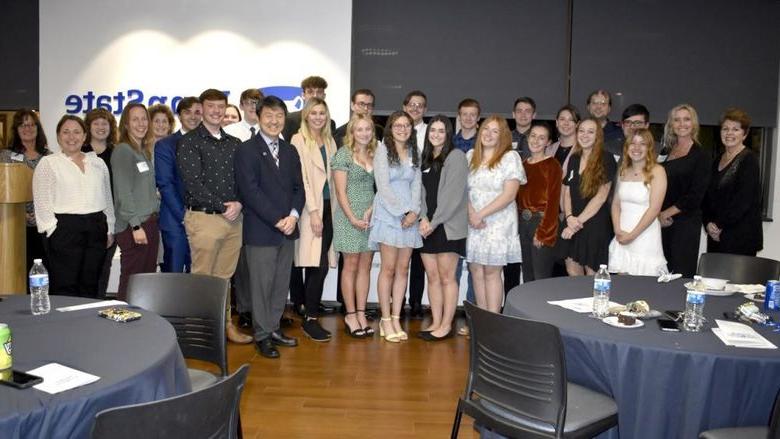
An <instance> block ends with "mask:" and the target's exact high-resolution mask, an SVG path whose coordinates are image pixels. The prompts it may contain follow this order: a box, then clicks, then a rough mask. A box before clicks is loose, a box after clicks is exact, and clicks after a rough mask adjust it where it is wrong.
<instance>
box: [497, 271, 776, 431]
mask: <svg viewBox="0 0 780 439" xmlns="http://www.w3.org/2000/svg"><path fill="white" fill-rule="evenodd" d="M684 282H685V280H683V279H679V280H676V281H672V282H670V283H658V282H657V281H656V279H655V278H652V277H642V276H613V277H612V295H611V298H610V300H612V301H614V302H618V303H622V304H625V303H626V302H630V301H633V300H639V299H644V300H646V301H647V302H648V303H649V304H650V307H651V308H652V309H657V310H660V311H665V310H682V309H684V308H685V291H686V289H685V287H684V286H683V284H684ZM592 291H593V277H592V276H590V277H589V276H582V277H566V278H553V279H546V280H541V281H536V282H530V283H527V284H522V285H520V286H518V287H516V288H514V289H513V290H512V291H511V292H510V293H509V296H508V297H507V301H506V304H505V306H504V314H507V315H511V316H518V317H523V318H529V319H533V320H539V321H544V322H548V323H551V324H554V325H555V326H557V327H558V328H560V331H561V337H562V339H563V343H564V349H565V354H566V372H567V376H568V379H569V380H570V381H572V382H574V383H577V384H580V385H583V386H586V387H588V388H591V389H593V390H597V391H600V392H603V393H605V394H608V395H611V396H612V397H613V398H614V399H615V401H616V402H617V404H618V419H619V423H618V427H616V428H613V429H612V430H610V431H609V432H607V433H606V434H605V435H604V436H605V437H612V438H616V437H623V438H665V439H666V438H681V439H683V438H684V439H690V438H696V437H697V436H698V434H699V432H701V431H703V430H707V429H711V428H718V427H732V426H745V425H768V424H767V423H768V420H769V414H770V411H771V409H772V403H773V401H774V398H775V395H776V394H777V391H778V388H780V351H779V350H777V349H772V350H768V349H746V348H736V347H731V346H726V345H725V344H723V342H721V341H720V339H719V338H717V337H716V336H715V334H714V333H713V332H712V331H711V330H710V328H711V327H714V326H717V325H716V324H715V321H714V320H715V319H716V318H717V319H723V312H724V311H732V312H733V311H734V310H735V309H736V307H737V306H738V305H739V304H741V303H743V302H745V301H746V299H745V298H744V296H743V295H742V294H735V295H733V296H728V297H716V296H707V298H706V304H705V309H704V314H705V316H706V317H707V319H708V323H707V325H706V326H705V328H704V330H703V331H702V332H699V333H688V332H664V331H661V330H659V328H658V325H657V324H656V322H654V321H652V320H650V321H646V322H645V325H644V326H643V327H641V328H637V329H621V328H614V327H612V326H608V325H606V324H605V323H603V322H601V321H600V320H598V319H594V318H590V317H589V316H588V314H579V313H576V312H574V311H571V310H568V309H565V308H562V307H560V306H555V305H550V304H549V303H547V302H548V301H553V300H563V299H576V298H582V297H590V296H591V295H592ZM770 314H771V315H772V316H773V317H774V319H775V321H780V313H777V312H773V313H770ZM754 327H755V329H756V330H757V331H758V332H759V333H760V334H761V335H763V336H764V337H765V338H767V339H768V340H769V341H771V342H772V343H774V344H775V345H776V346H780V333H778V332H773V331H772V329H769V328H766V327H761V326H758V325H754Z"/></svg>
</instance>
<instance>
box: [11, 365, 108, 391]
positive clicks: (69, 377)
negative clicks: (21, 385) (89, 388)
mask: <svg viewBox="0 0 780 439" xmlns="http://www.w3.org/2000/svg"><path fill="white" fill-rule="evenodd" d="M27 373H29V374H30V375H35V376H39V377H41V378H43V382H42V383H40V384H37V385H35V386H33V387H35V388H36V389H38V390H41V391H43V392H46V393H51V394H52V395H53V394H55V393H60V392H64V391H65V390H70V389H75V388H76V387H81V386H85V385H87V384H90V383H94V382H95V381H97V380H99V379H100V377H99V376H95V375H92V374H88V373H86V372H82V371H80V370H76V369H73V368H70V367H67V366H63V365H61V364H59V363H49V364H45V365H43V366H41V367H39V368H36V369H33V370H28V371H27Z"/></svg>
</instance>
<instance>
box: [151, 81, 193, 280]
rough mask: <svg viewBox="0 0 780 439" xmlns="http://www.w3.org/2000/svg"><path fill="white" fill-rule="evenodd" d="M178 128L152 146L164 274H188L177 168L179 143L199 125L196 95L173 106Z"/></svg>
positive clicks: (182, 195) (188, 256) (181, 199)
mask: <svg viewBox="0 0 780 439" xmlns="http://www.w3.org/2000/svg"><path fill="white" fill-rule="evenodd" d="M176 114H177V115H178V117H179V122H180V123H181V129H179V131H176V132H175V133H173V134H171V135H170V136H168V137H165V138H163V139H160V140H159V141H158V142H157V143H156V144H155V145H154V177H155V182H156V183H157V189H158V190H159V191H160V222H159V225H160V233H161V235H162V243H163V263H162V266H161V267H160V268H161V271H162V272H163V273H189V271H190V264H191V259H190V244H189V242H188V241H187V232H186V231H185V230H184V211H185V209H184V184H183V183H182V180H181V176H180V175H179V170H178V168H177V167H176V149H177V147H178V145H179V140H180V139H181V138H182V137H184V134H185V133H186V132H188V131H192V130H194V129H195V128H197V126H198V125H200V122H201V119H202V117H203V108H202V106H201V104H200V102H199V101H198V98H196V97H195V96H190V97H186V98H183V99H182V100H181V101H179V105H177V106H176Z"/></svg>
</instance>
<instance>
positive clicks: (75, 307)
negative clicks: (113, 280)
mask: <svg viewBox="0 0 780 439" xmlns="http://www.w3.org/2000/svg"><path fill="white" fill-rule="evenodd" d="M119 305H127V302H122V301H121V300H103V301H100V302H90V303H84V304H82V305H72V306H63V307H60V308H56V310H57V311H59V312H68V311H79V310H82V309H90V308H105V307H108V306H119Z"/></svg>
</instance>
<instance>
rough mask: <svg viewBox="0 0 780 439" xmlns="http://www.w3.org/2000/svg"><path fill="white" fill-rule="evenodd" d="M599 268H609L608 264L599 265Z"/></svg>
mask: <svg viewBox="0 0 780 439" xmlns="http://www.w3.org/2000/svg"><path fill="white" fill-rule="evenodd" d="M599 268H607V264H601V265H599Z"/></svg>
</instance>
